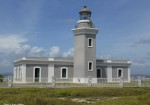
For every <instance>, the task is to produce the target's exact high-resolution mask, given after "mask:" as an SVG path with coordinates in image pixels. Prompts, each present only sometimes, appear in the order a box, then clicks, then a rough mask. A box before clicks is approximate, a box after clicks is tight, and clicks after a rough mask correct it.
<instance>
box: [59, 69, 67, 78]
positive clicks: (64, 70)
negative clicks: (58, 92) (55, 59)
mask: <svg viewBox="0 0 150 105" xmlns="http://www.w3.org/2000/svg"><path fill="white" fill-rule="evenodd" d="M61 78H62V79H67V78H68V68H66V67H62V68H61Z"/></svg>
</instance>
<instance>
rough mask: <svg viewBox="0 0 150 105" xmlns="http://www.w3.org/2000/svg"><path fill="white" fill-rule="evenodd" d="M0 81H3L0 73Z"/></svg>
mask: <svg viewBox="0 0 150 105" xmlns="http://www.w3.org/2000/svg"><path fill="white" fill-rule="evenodd" d="M0 82H3V75H1V74H0Z"/></svg>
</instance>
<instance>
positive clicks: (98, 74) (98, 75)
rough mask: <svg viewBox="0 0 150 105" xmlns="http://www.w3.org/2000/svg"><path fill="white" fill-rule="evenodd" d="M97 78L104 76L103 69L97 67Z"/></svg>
mask: <svg viewBox="0 0 150 105" xmlns="http://www.w3.org/2000/svg"><path fill="white" fill-rule="evenodd" d="M97 78H102V69H97Z"/></svg>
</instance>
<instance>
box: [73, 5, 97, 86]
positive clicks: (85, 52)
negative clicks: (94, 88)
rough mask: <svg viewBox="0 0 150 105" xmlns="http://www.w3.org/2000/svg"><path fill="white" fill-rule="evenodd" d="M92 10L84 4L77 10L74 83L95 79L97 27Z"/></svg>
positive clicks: (94, 80)
mask: <svg viewBox="0 0 150 105" xmlns="http://www.w3.org/2000/svg"><path fill="white" fill-rule="evenodd" d="M91 14H92V12H91V11H90V10H89V9H88V8H87V6H84V7H83V9H81V11H80V12H79V16H80V18H79V20H78V21H77V23H76V26H75V28H74V29H72V31H73V33H74V51H75V52H74V72H73V82H74V83H88V81H89V78H90V79H91V80H92V82H97V79H96V34H97V33H98V29H97V28H95V27H94V25H93V22H92V19H91Z"/></svg>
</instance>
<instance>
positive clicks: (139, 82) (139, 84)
mask: <svg viewBox="0 0 150 105" xmlns="http://www.w3.org/2000/svg"><path fill="white" fill-rule="evenodd" d="M138 87H141V76H138Z"/></svg>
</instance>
